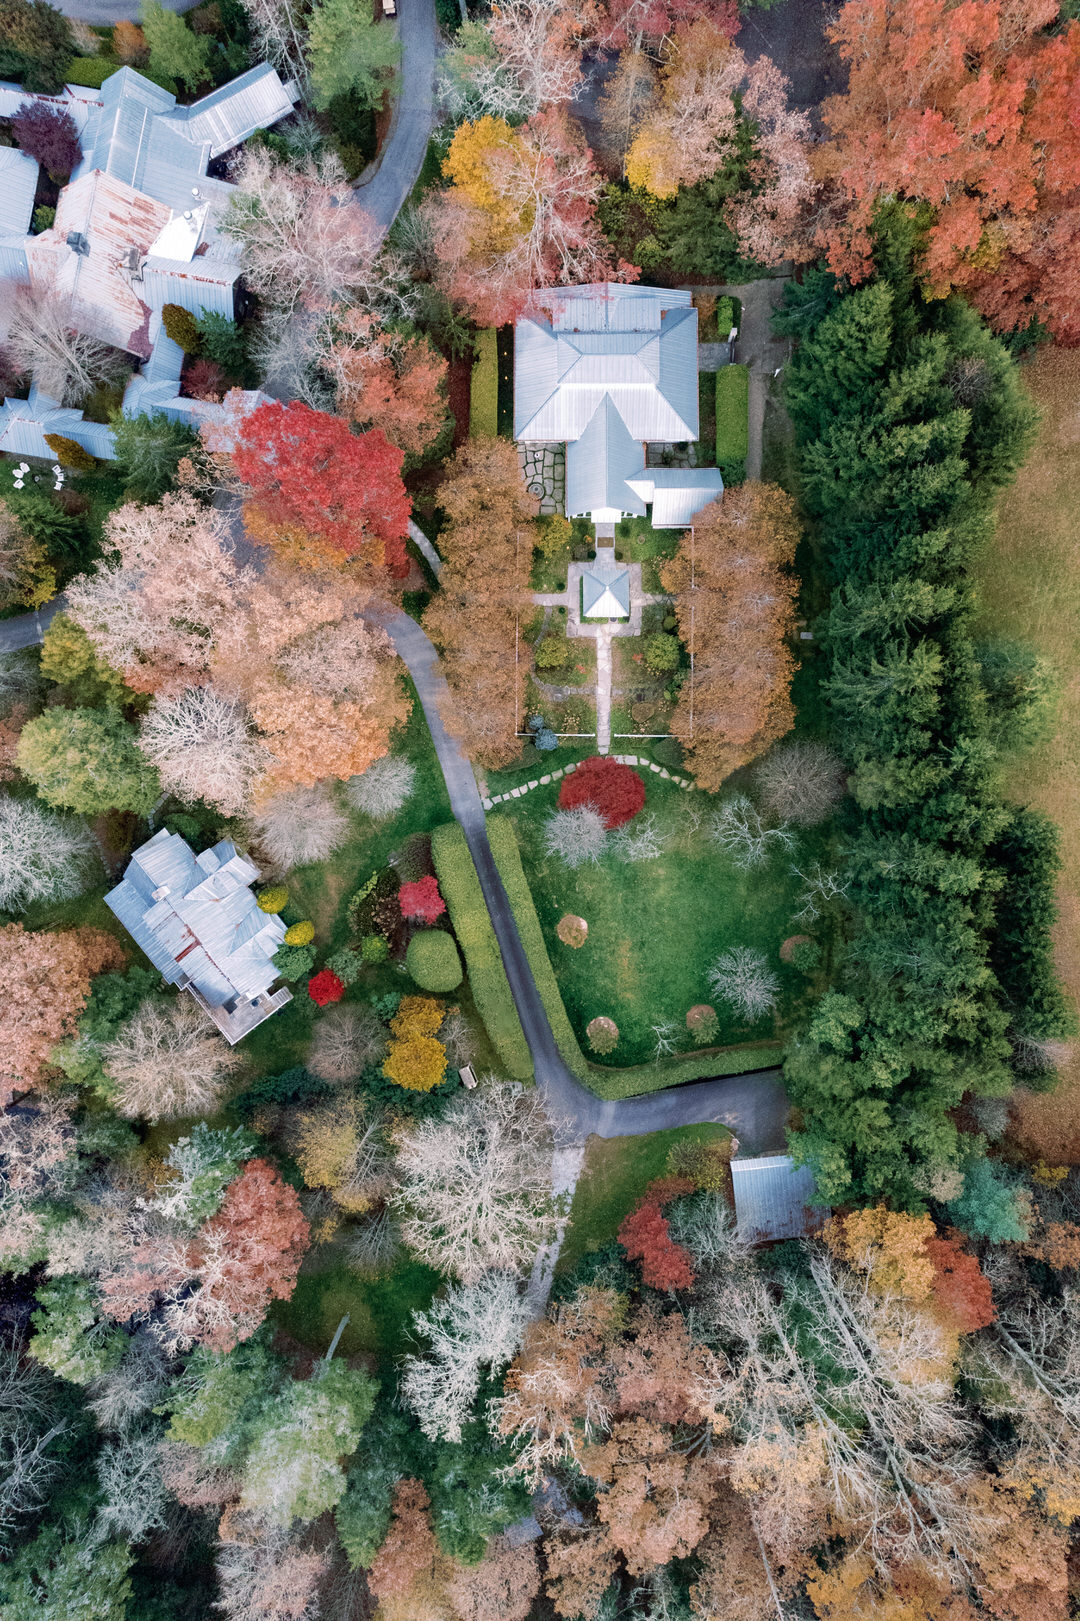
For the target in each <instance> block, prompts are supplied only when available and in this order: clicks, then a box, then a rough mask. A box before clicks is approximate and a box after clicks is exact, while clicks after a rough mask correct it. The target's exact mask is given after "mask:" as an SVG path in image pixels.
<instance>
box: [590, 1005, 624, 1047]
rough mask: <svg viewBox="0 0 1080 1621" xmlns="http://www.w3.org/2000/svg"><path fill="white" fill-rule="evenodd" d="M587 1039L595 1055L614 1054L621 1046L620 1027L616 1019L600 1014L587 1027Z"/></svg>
mask: <svg viewBox="0 0 1080 1621" xmlns="http://www.w3.org/2000/svg"><path fill="white" fill-rule="evenodd" d="M585 1039H586V1040H587V1041H588V1043H589V1046H590V1047H591V1048H592V1050H593V1052H594V1053H610V1052H614V1051H615V1048H616V1047H617V1046H618V1045H619V1027H618V1025H617V1024H616V1023H615V1020H614V1019H609V1018H608V1017H607V1015H606V1014H604V1013H600V1014H598V1015H597V1017H596V1018H595V1019H590V1020H589V1022H588V1024H587V1025H586V1026H585Z"/></svg>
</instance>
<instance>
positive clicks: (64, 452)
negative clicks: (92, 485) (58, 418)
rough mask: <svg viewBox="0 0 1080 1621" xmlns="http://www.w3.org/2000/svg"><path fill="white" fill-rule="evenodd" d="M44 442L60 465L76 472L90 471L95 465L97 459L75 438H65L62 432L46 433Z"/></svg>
mask: <svg viewBox="0 0 1080 1621" xmlns="http://www.w3.org/2000/svg"><path fill="white" fill-rule="evenodd" d="M45 443H46V444H47V445H48V447H49V449H50V450H51V451H52V453H53V455H54V456H55V457H56V459H57V461H58V462H59V463H60V466H61V467H70V468H71V469H72V471H73V472H76V473H92V472H93V470H94V468H95V467H96V466H97V460H96V458H95V457H93V456H91V454H90V452H89V451H88V450H84V449H83V447H82V445H80V444H79V443H78V441H77V440H75V439H67V438H65V437H64V435H63V434H62V433H47V434H46V435H45Z"/></svg>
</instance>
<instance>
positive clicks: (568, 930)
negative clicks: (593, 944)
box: [555, 912, 589, 948]
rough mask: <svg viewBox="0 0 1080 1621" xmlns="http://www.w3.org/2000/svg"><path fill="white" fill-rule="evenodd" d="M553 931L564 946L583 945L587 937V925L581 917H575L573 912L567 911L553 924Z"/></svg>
mask: <svg viewBox="0 0 1080 1621" xmlns="http://www.w3.org/2000/svg"><path fill="white" fill-rule="evenodd" d="M555 933H556V934H557V935H558V936H559V939H560V940H561V941H562V943H563V945H564V946H574V947H575V948H576V947H578V946H583V945H584V944H585V942H586V940H587V939H588V938H589V925H588V924H587V923H586V921H585V919H584V918H583V917H575V916H574V914H573V912H567V913H565V914H564V916H562V917H561V918H560V919H559V921H558V923H557V924H556V925H555Z"/></svg>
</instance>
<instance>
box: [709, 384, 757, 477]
mask: <svg viewBox="0 0 1080 1621" xmlns="http://www.w3.org/2000/svg"><path fill="white" fill-rule="evenodd" d="M749 410H750V373H749V371H748V370H747V368H746V367H745V366H721V368H720V370H719V371H718V372H717V374H716V462H717V466H722V465H723V463H724V462H739V461H742V462H745V460H746V452H747V450H748V448H749V436H750V435H749Z"/></svg>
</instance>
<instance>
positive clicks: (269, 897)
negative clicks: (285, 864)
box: [257, 884, 289, 916]
mask: <svg viewBox="0 0 1080 1621" xmlns="http://www.w3.org/2000/svg"><path fill="white" fill-rule="evenodd" d="M288 904H289V891H288V890H287V889H286V888H285V885H284V884H271V886H270V888H269V889H264V890H263V891H262V892H261V893H260V895H259V899H258V902H257V905H258V908H259V911H260V912H269V913H270V915H271V916H274V915H275V914H276V913H277V912H283V911H284V910H285V908H286V906H288Z"/></svg>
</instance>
